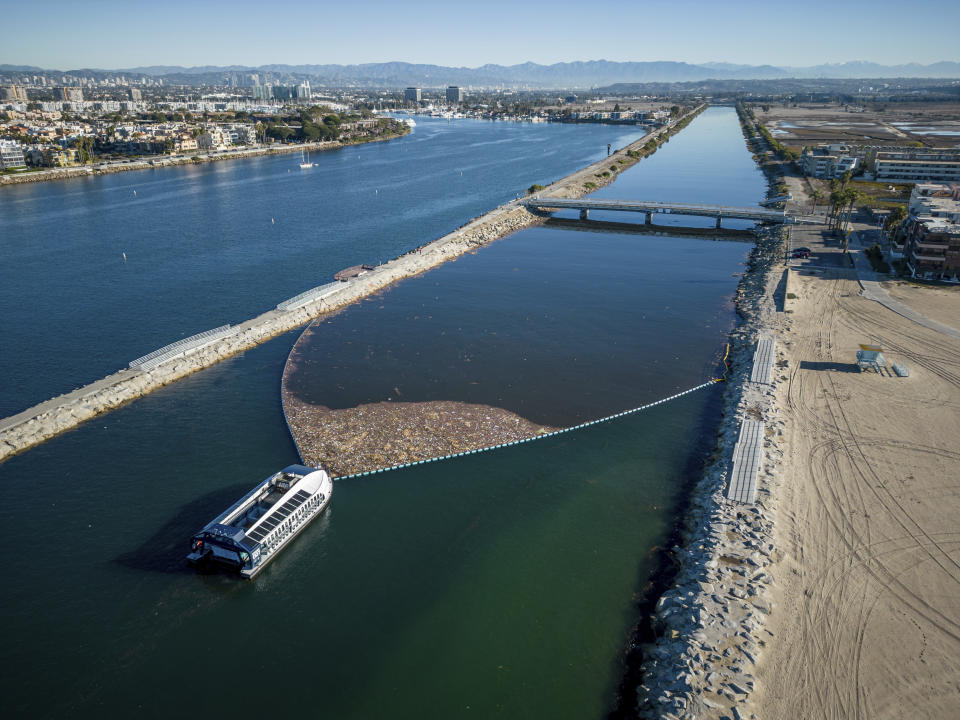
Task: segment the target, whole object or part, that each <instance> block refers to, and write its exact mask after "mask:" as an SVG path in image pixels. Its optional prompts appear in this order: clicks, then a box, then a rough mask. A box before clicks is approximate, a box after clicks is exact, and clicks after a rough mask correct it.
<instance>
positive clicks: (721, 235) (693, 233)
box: [544, 217, 756, 243]
mask: <svg viewBox="0 0 960 720" xmlns="http://www.w3.org/2000/svg"><path fill="white" fill-rule="evenodd" d="M544 227H548V228H556V229H558V230H579V231H582V232H602V233H616V234H617V235H623V234H624V233H627V234H631V235H669V236H670V237H682V238H694V239H697V240H728V241H729V240H733V241H740V242H749V243H752V242H754V241H755V240H756V238H755V236H754V234H753V231H752V230H734V229H731V228H694V227H691V228H688V227H678V226H673V225H670V226H666V225H646V224H644V223H632V222H615V221H613V220H578V219H577V218H562V217H551V218H550V219H548V220H547V221H546V222H545V223H544Z"/></svg>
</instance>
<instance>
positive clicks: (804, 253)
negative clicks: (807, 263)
mask: <svg viewBox="0 0 960 720" xmlns="http://www.w3.org/2000/svg"><path fill="white" fill-rule="evenodd" d="M790 257H794V258H803V259H806V258H808V257H810V251H809V250H807V249H805V248H797V249H796V250H794V251H793V253H792V254H791V255H790Z"/></svg>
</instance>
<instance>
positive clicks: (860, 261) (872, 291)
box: [851, 250, 960, 338]
mask: <svg viewBox="0 0 960 720" xmlns="http://www.w3.org/2000/svg"><path fill="white" fill-rule="evenodd" d="M851 255H852V256H853V263H854V267H855V268H856V270H857V280H858V281H859V282H860V287H861V288H863V293H862V294H863V296H864V297H865V298H867V299H868V300H873V301H875V302H878V303H880V304H881V305H883V306H884V307H886V308H889V309H890V310H893V312H895V313H897V315H902V316H903V317H905V318H907V319H908V320H913V322H915V323H917V324H918V325H923V326H924V327H926V328H930V329H931V330H935V331H937V332H938V333H943V334H944V335H949V336H951V337H955V338H960V330H957V329H956V328H952V327H950V326H949V325H944V324H943V323H941V322H937V321H936V320H933V319H931V318H928V317H927V316H926V315H923V314H922V313H918V312H917V311H916V310H914V309H913V308H911V307H909V306H908V305H905V304H903V303H902V302H900V301H899V300H894V299H893V298H892V297H890V294H889V293H888V292H887V291H886V290H884V289H883V286H881V285H880V281H881V280H886V279H887V278H886V276H885V275H878V274H877V273H875V272H874V271H873V268H872V267H871V266H870V261H869V260H867V256H866V255H864V253H863V252H862V251H860V250H853V251H852V252H851Z"/></svg>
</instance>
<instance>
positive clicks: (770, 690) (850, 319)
mask: <svg viewBox="0 0 960 720" xmlns="http://www.w3.org/2000/svg"><path fill="white" fill-rule="evenodd" d="M791 291H792V292H794V293H795V294H796V295H797V300H795V301H792V302H791V303H790V309H791V313H790V314H789V315H783V316H782V317H781V318H780V321H779V325H780V326H779V328H778V330H779V332H778V334H779V338H780V340H781V341H782V344H783V347H784V349H785V353H786V358H787V363H788V364H787V368H786V373H787V374H788V381H787V382H786V383H783V384H782V385H781V386H780V387H779V388H778V397H777V400H778V404H779V405H780V407H781V408H782V411H783V416H784V420H785V421H786V430H785V432H786V441H785V443H784V447H785V448H786V456H785V458H784V470H783V477H782V483H781V485H780V487H779V488H778V489H777V490H776V493H775V495H776V503H777V505H778V506H779V507H778V520H777V523H776V525H775V530H774V537H775V543H776V545H777V547H778V548H779V549H780V550H781V551H782V553H783V559H782V560H781V561H780V562H779V563H778V564H777V568H776V578H777V582H776V583H775V585H774V588H773V592H774V599H775V602H776V605H777V610H776V611H775V612H774V613H773V614H772V615H771V618H770V621H769V625H768V627H769V629H770V630H771V632H772V633H773V636H774V640H773V642H771V643H769V645H768V649H767V651H766V653H765V654H764V655H763V657H762V658H761V661H760V664H759V666H758V668H757V678H758V692H757V695H756V696H755V698H754V700H755V705H754V707H755V708H757V711H758V713H759V714H760V715H761V716H762V717H767V718H786V717H826V718H886V717H891V718H892V717H914V718H946V717H957V716H958V715H957V712H958V711H957V708H958V707H960V689H958V680H960V592H958V590H960V530H958V527H957V517H958V516H960V482H958V479H957V478H958V473H957V467H958V462H960V446H958V445H957V440H958V437H960V341H958V340H956V339H955V338H951V337H948V336H945V335H942V334H938V333H936V332H934V331H932V330H929V329H927V328H924V327H921V326H919V325H917V324H916V323H913V322H911V321H910V320H907V319H906V318H904V317H901V316H900V315H897V314H896V313H893V312H891V311H890V310H887V309H886V308H884V307H883V306H881V305H879V304H878V303H875V302H872V301H870V300H866V299H864V298H862V297H859V296H858V291H859V286H858V284H857V282H856V281H855V280H853V279H850V278H845V277H824V276H823V275H797V276H796V277H795V278H794V280H793V281H792V283H791ZM904 294H905V296H904V298H903V299H904V300H905V301H906V302H910V301H911V297H912V296H914V295H918V296H922V297H923V303H922V310H923V311H924V312H927V313H929V314H930V315H931V316H933V317H937V316H939V317H942V318H951V317H952V318H957V317H960V295H958V294H957V293H951V292H949V291H928V290H926V289H923V290H913V289H911V290H907V291H905V293H904ZM917 309H921V307H920V306H919V304H918V307H917ZM877 340H879V341H880V342H882V343H883V346H884V348H885V349H886V356H887V362H888V367H889V364H890V363H892V362H900V363H904V364H906V365H907V366H908V367H909V369H910V373H911V375H910V377H909V378H898V377H896V376H895V375H893V374H889V373H884V374H882V375H881V374H877V373H874V372H864V373H860V372H858V371H857V368H856V366H855V365H854V364H853V363H854V361H855V353H856V350H857V344H858V343H859V342H864V341H877Z"/></svg>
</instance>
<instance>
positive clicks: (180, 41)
mask: <svg viewBox="0 0 960 720" xmlns="http://www.w3.org/2000/svg"><path fill="white" fill-rule="evenodd" d="M142 7H145V4H143V5H142ZM151 7H154V8H155V7H156V6H151ZM909 16H910V17H912V18H918V19H922V23H923V25H922V32H923V40H922V42H905V37H909V36H908V35H906V31H905V28H904V20H905V19H909V18H904V11H903V5H902V3H894V2H892V1H891V0H877V1H875V2H865V1H864V0H854V1H853V2H849V3H843V4H842V5H835V4H833V3H831V2H828V1H826V0H811V2H808V3H807V4H805V5H804V6H803V7H799V6H795V5H787V4H777V3H770V2H759V1H758V0H745V1H743V2H739V3H736V5H735V6H730V5H727V4H720V3H715V2H705V1H704V0H684V1H683V2H679V3H675V4H673V5H671V6H664V5H661V4H654V3H643V2H639V3H633V4H631V5H628V6H624V4H623V3H620V2H616V1H615V0H595V1H594V2H592V3H590V4H584V3H582V2H572V1H571V0H555V1H553V2H549V3H548V2H544V1H543V0H532V1H531V2H527V3H523V4H518V3H513V2H505V1H504V0H489V1H488V2H485V3H483V4H482V5H461V4H450V3H446V2H438V1H437V0H419V1H416V2H410V3H406V4H403V5H401V4H398V3H395V2H386V1H385V0H369V1H368V2H367V3H365V4H364V5H363V6H362V13H361V12H358V10H357V8H356V6H346V5H343V4H339V3H336V4H329V5H328V4H324V3H321V4H311V5H304V6H301V7H296V6H294V7H287V8H285V9H283V10H282V11H279V12H277V11H274V10H273V9H271V8H270V7H269V6H267V7H265V6H264V5H263V4H262V3H254V2H250V0H232V1H229V2H228V1H226V0H211V1H210V2H207V3H203V4H199V3H188V2H186V0H170V2H167V3H165V4H164V5H163V7H162V12H159V13H158V12H150V13H148V14H147V15H146V16H145V15H144V13H143V12H142V11H141V7H138V6H137V5H136V4H131V3H129V2H120V0H92V1H91V2H89V3H73V2H66V1H65V0H37V2H34V3H30V4H17V5H12V6H10V7H8V8H6V9H5V11H4V21H5V22H4V24H5V26H6V27H7V28H8V32H7V33H6V34H5V37H4V47H3V48H2V50H0V64H9V65H29V66H35V67H41V68H44V69H50V70H54V69H55V70H71V69H85V68H86V69H104V70H120V69H132V68H137V67H149V66H157V65H168V66H182V67H196V66H207V65H209V66H230V65H242V66H251V67H255V66H260V65H271V64H274V65H322V64H338V65H356V64H369V63H382V62H409V63H415V64H430V65H441V66H445V67H463V68H476V67H480V66H482V65H487V64H496V65H517V64H523V63H526V62H533V63H536V64H539V65H551V64H553V63H557V62H573V61H583V62H586V61H588V59H603V60H607V61H610V62H659V61H671V62H686V63H689V64H692V65H702V64H709V63H730V64H735V65H774V66H777V67H808V66H814V65H822V64H837V63H850V62H873V63H878V64H882V65H902V64H908V63H918V64H921V65H929V64H931V63H936V62H943V61H946V62H957V61H960V57H958V51H957V43H956V28H957V27H960V5H958V6H951V5H943V4H937V3H932V2H927V1H925V0H924V1H921V2H919V3H913V4H912V5H911V7H910V12H909ZM35 26H36V27H37V28H38V30H39V29H40V28H41V27H42V32H33V31H31V28H33V27H35Z"/></svg>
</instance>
